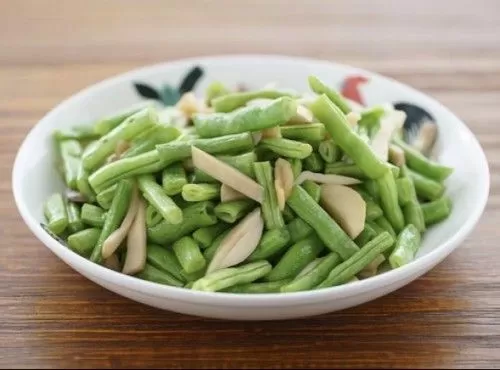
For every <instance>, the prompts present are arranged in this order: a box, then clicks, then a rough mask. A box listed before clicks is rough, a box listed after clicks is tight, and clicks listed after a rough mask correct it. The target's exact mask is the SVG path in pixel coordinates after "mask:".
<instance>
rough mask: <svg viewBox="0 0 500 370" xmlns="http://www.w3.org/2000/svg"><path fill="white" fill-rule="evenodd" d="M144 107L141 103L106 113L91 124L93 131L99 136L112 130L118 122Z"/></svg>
mask: <svg viewBox="0 0 500 370" xmlns="http://www.w3.org/2000/svg"><path fill="white" fill-rule="evenodd" d="M144 108H145V105H144V104H141V105H139V106H134V107H132V108H127V109H125V110H122V111H121V112H118V113H114V114H111V115H108V116H106V117H104V118H102V119H100V120H99V121H97V122H96V123H95V124H94V125H93V128H94V132H95V133H97V134H98V135H99V136H103V135H106V134H107V133H108V132H110V131H111V130H113V129H114V128H115V127H117V126H118V125H119V124H120V123H122V122H123V121H125V120H126V119H127V118H129V117H130V116H132V115H134V114H136V113H138V112H139V111H141V110H143V109H144Z"/></svg>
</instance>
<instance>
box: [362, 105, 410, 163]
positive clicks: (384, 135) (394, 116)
mask: <svg viewBox="0 0 500 370" xmlns="http://www.w3.org/2000/svg"><path fill="white" fill-rule="evenodd" d="M405 119H406V113H405V112H403V111H399V110H390V111H388V112H386V113H385V114H384V115H383V116H382V118H381V119H380V128H379V130H378V131H377V132H376V133H375V135H373V138H372V140H371V143H370V146H371V148H372V150H373V151H374V153H375V154H376V155H377V156H378V157H379V158H380V159H382V160H383V161H385V162H387V160H388V159H389V145H390V143H391V139H392V136H393V135H394V133H396V132H397V131H399V130H400V129H401V128H402V127H403V124H404V122H405Z"/></svg>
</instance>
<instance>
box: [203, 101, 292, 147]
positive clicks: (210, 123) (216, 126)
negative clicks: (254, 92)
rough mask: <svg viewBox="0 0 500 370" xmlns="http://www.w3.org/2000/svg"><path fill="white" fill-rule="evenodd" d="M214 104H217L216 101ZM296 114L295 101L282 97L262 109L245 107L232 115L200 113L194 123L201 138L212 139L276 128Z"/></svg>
mask: <svg viewBox="0 0 500 370" xmlns="http://www.w3.org/2000/svg"><path fill="white" fill-rule="evenodd" d="M223 98H225V97H224V96H223V97H221V98H219V99H223ZM212 103H213V104H215V103H216V102H215V100H214V101H213V102H212ZM296 112H297V103H296V102H295V100H293V99H292V98H289V97H282V98H279V99H276V100H274V101H272V102H270V103H269V104H267V105H265V106H262V107H260V106H251V107H244V108H239V109H237V110H235V111H233V112H231V113H198V114H195V115H194V116H193V123H194V125H195V127H196V132H197V133H198V135H200V137H205V138H210V137H218V136H224V135H231V134H238V133H243V132H249V131H260V130H263V129H265V128H271V127H275V126H278V125H280V124H281V123H284V122H286V121H288V120H289V119H290V118H292V117H293V116H294V115H295V114H296Z"/></svg>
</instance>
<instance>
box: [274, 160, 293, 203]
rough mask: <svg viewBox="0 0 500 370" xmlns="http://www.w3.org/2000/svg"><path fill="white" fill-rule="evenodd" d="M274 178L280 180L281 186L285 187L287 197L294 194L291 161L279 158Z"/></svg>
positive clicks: (275, 166)
mask: <svg viewBox="0 0 500 370" xmlns="http://www.w3.org/2000/svg"><path fill="white" fill-rule="evenodd" d="M274 178H275V180H276V181H278V182H279V186H280V187H281V188H282V189H283V193H284V196H285V199H287V198H288V197H289V196H290V194H292V188H293V181H294V177H293V170H292V165H291V164H290V162H288V161H287V160H285V159H283V158H278V159H277V160H276V163H275V164H274Z"/></svg>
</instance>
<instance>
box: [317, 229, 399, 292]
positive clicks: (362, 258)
mask: <svg viewBox="0 0 500 370" xmlns="http://www.w3.org/2000/svg"><path fill="white" fill-rule="evenodd" d="M393 244H394V238H393V237H392V236H391V235H390V234H389V233H388V232H383V233H381V234H380V235H377V236H376V237H375V238H374V239H372V240H371V241H369V242H368V243H366V244H365V245H364V246H363V247H362V248H361V249H360V250H359V251H357V252H356V253H355V254H353V255H352V256H351V257H350V258H349V259H347V260H346V261H344V262H342V263H341V264H340V265H338V266H337V267H335V268H334V269H333V270H332V271H331V272H330V273H329V274H328V277H327V278H326V279H325V280H324V281H323V282H322V283H321V284H319V285H318V286H317V287H316V289H321V288H328V287H331V286H335V285H340V284H343V283H346V282H348V281H349V280H351V279H352V278H353V277H355V276H356V275H357V274H358V273H359V272H360V271H361V270H363V268H364V267H365V266H367V265H368V264H369V263H370V262H372V261H373V260H374V259H375V258H376V257H377V256H378V255H380V254H382V253H383V252H385V251H386V250H387V249H389V248H390V247H391V246H392V245H393Z"/></svg>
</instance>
